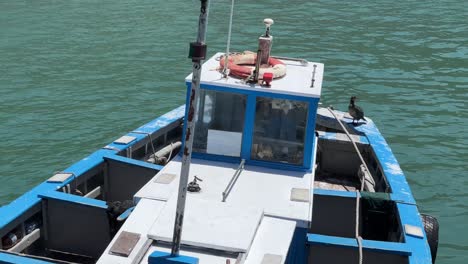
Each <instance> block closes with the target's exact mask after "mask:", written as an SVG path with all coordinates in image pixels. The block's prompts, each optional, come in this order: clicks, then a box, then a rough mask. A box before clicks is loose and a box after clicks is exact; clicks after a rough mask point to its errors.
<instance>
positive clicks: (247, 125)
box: [241, 95, 257, 160]
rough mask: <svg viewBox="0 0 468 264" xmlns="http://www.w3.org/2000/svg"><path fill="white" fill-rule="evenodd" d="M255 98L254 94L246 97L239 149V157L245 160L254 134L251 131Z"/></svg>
mask: <svg viewBox="0 0 468 264" xmlns="http://www.w3.org/2000/svg"><path fill="white" fill-rule="evenodd" d="M256 100H257V98H256V97H255V95H249V96H248V97H247V107H246V109H245V117H244V119H245V121H244V131H243V136H242V149H241V157H242V158H243V159H245V160H249V159H250V156H251V153H252V142H253V136H254V135H253V133H254V127H255V109H256V105H257V104H256ZM249 113H253V114H249Z"/></svg>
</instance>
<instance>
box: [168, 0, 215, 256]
mask: <svg viewBox="0 0 468 264" xmlns="http://www.w3.org/2000/svg"><path fill="white" fill-rule="evenodd" d="M200 1H201V7H200V17H199V20H198V36H197V41H196V42H191V43H190V51H189V58H191V59H192V62H193V74H192V85H191V87H190V97H189V98H190V99H189V105H188V106H187V107H188V115H187V127H186V129H185V145H184V149H183V152H182V168H181V172H180V182H179V195H178V197H177V208H176V217H175V221H174V233H173V240H172V248H171V255H173V256H178V255H179V250H180V241H181V237H182V226H183V223H184V211H185V200H186V197H187V184H188V177H189V172H190V161H191V159H192V146H193V138H194V132H195V129H194V128H195V109H196V108H197V103H198V92H199V90H200V76H201V70H202V61H203V60H204V59H205V56H206V44H205V39H206V28H207V25H208V0H200Z"/></svg>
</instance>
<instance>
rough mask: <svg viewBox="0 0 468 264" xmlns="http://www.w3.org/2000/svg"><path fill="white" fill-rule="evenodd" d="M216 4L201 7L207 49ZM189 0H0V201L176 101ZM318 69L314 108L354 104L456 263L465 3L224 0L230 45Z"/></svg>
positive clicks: (190, 19)
mask: <svg viewBox="0 0 468 264" xmlns="http://www.w3.org/2000/svg"><path fill="white" fill-rule="evenodd" d="M229 5H230V1H228V0H223V1H217V0H214V1H212V3H211V10H210V18H209V26H208V35H207V43H208V53H209V55H212V54H214V53H215V52H217V51H224V50H225V43H226V40H227V30H228V19H229ZM198 8H199V1H195V0H192V1H190V0H172V1H149V0H139V1H136V0H126V1H123V0H114V1H109V0H99V1H98V0H68V1H57V0H40V1H37V0H34V1H32V0H17V1H10V0H0V140H1V141H2V142H1V143H2V144H1V148H0V204H5V203H8V202H10V201H12V200H13V199H15V198H16V197H18V196H19V195H21V194H23V193H24V192H26V191H27V190H29V189H31V188H32V187H34V186H35V185H37V184H38V183H40V182H42V181H44V180H45V179H46V178H48V177H50V176H51V175H52V174H53V173H54V172H55V171H60V170H63V169H64V168H66V167H68V166H69V165H71V164H73V163H74V162H76V161H78V160H79V159H82V158H84V157H85V156H87V155H88V154H90V153H92V152H94V151H95V150H97V149H98V148H101V147H102V146H104V145H106V144H107V143H109V142H111V141H112V140H114V139H116V138H117V137H119V136H121V135H123V134H125V133H126V132H128V131H130V130H132V129H134V128H136V127H138V126H140V125H142V124H144V123H146V122H148V121H150V120H152V119H153V118H155V117H157V116H158V115H160V114H162V113H165V112H167V111H169V110H171V109H173V108H174V107H176V106H179V105H180V104H182V103H183V102H184V93H185V90H184V78H185V76H186V75H187V74H188V73H189V72H190V70H191V62H190V61H189V60H188V59H187V54H188V43H189V42H190V41H194V40H195V37H196V30H197V19H198ZM266 17H271V18H273V19H274V20H275V24H274V25H273V27H272V34H273V35H274V46H273V51H272V53H273V54H276V55H282V56H293V57H301V58H305V59H308V60H311V61H318V62H322V63H324V64H325V80H324V86H323V95H322V102H323V104H324V105H333V106H334V107H335V108H338V109H342V110H346V107H347V103H348V100H349V97H350V96H351V95H356V96H358V97H359V98H360V101H359V105H360V106H362V107H363V108H364V109H365V111H366V115H367V116H369V117H371V118H372V119H373V120H374V122H375V123H376V124H377V125H378V127H379V129H380V130H381V132H382V133H383V135H384V136H385V138H386V139H387V141H388V143H389V144H390V146H391V148H392V150H393V152H394V154H395V155H396V157H397V159H398V160H399V162H400V165H401V167H402V168H403V170H404V172H405V175H406V177H407V179H408V182H409V183H410V186H411V189H412V192H413V194H414V196H415V198H416V200H417V202H418V204H419V209H420V211H421V212H424V213H429V214H432V215H434V216H436V217H438V218H439V221H440V225H441V229H440V245H439V255H438V263H453V264H455V263H457V264H465V263H468V190H467V189H468V177H467V173H466V172H467V171H468V147H467V146H468V139H467V138H468V136H467V134H468V129H467V122H468V109H467V108H468V107H467V106H466V102H467V101H468V2H467V1H448V0H441V1H422V0H420V1H383V0H376V1H360V0H358V1H347V0H342V1H298V0H292V1H265V0H257V1H237V2H236V9H235V12H234V23H233V29H232V43H231V50H234V51H243V50H255V49H256V45H257V44H256V43H257V40H256V39H257V37H258V36H259V34H261V33H262V32H263V30H264V28H263V23H262V20H263V18H266Z"/></svg>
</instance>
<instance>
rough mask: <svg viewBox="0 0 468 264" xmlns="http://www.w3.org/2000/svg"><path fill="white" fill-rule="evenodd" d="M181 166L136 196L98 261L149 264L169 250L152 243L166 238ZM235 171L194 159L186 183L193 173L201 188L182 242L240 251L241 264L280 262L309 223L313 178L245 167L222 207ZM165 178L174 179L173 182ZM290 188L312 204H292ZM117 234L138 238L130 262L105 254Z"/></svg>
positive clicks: (191, 200)
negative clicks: (159, 252) (299, 229)
mask: <svg viewBox="0 0 468 264" xmlns="http://www.w3.org/2000/svg"><path fill="white" fill-rule="evenodd" d="M180 167H181V162H180V157H177V158H175V159H174V160H173V161H171V162H170V163H169V164H168V165H167V166H165V167H164V169H163V170H162V171H160V172H159V173H158V174H157V175H155V177H154V178H153V179H152V180H151V181H149V182H148V183H147V184H146V185H145V186H144V187H143V188H142V189H140V191H138V193H137V194H136V195H135V200H136V201H138V204H137V206H136V209H135V211H134V212H133V213H132V214H131V215H130V217H129V219H128V220H127V221H126V223H125V224H124V225H123V226H122V228H121V230H120V231H119V233H118V234H117V235H116V236H115V238H114V240H113V241H112V242H111V243H110V245H109V246H108V248H107V249H106V251H105V252H104V254H103V255H102V256H101V258H100V259H99V262H98V263H100V264H103V263H119V264H120V263H121V264H124V263H125V264H127V263H147V256H148V255H149V254H150V253H151V252H153V251H154V250H155V249H161V250H163V251H164V250H166V251H169V248H166V247H167V245H164V244H158V243H157V242H155V241H167V242H169V241H171V239H172V232H173V224H174V216H175V204H176V201H177V190H178V184H179V174H180ZM237 167H238V164H231V163H224V162H214V161H206V160H200V159H192V165H191V167H190V175H191V176H190V179H189V180H190V181H191V180H193V176H194V175H196V176H197V177H199V178H201V179H203V181H202V182H199V184H200V186H201V188H202V190H201V192H200V193H188V194H187V204H186V215H185V217H186V218H185V221H184V229H183V233H182V241H183V244H186V245H190V246H194V247H197V248H199V249H203V248H206V249H215V250H222V251H226V252H231V253H234V254H239V253H242V252H244V260H245V263H252V264H253V263H261V261H262V259H263V258H264V257H265V254H271V255H275V256H282V261H281V262H280V263H283V262H284V261H285V259H286V256H287V252H288V249H289V245H290V242H291V239H292V236H293V233H294V230H295V228H296V226H299V227H306V226H307V225H308V223H309V222H310V220H311V210H312V198H311V197H312V193H311V192H312V190H313V187H312V183H313V180H314V177H313V173H312V172H299V171H285V170H276V169H269V168H263V167H256V166H250V165H246V166H245V168H244V170H243V171H242V173H241V174H240V176H239V178H238V180H237V182H236V183H235V184H234V186H233V188H232V190H231V192H230V194H229V196H228V197H227V200H226V202H222V193H223V191H224V190H225V189H226V186H227V184H228V183H229V181H230V180H231V178H232V176H233V175H234V173H235V171H236V169H237ZM168 174H169V175H170V174H174V175H175V176H174V177H173V180H172V181H171V180H170V179H171V178H172V177H171V176H169V177H168V176H167V175H168ZM162 175H163V176H164V175H165V176H164V177H163V178H159V177H162ZM158 179H159V180H158ZM167 179H169V180H167ZM293 188H299V189H305V190H306V191H307V192H308V193H310V194H311V195H310V199H308V201H307V202H304V201H299V202H298V201H292V200H291V191H292V189H293ZM122 231H128V232H135V233H138V234H140V235H141V238H140V240H139V241H138V243H137V245H136V246H135V249H134V250H133V251H132V253H131V254H130V256H129V257H128V258H125V257H120V256H115V255H111V254H109V249H110V248H111V247H112V245H113V244H114V243H115V240H116V239H117V237H118V235H119V234H120V232H122ZM182 253H184V251H182ZM186 253H187V254H188V255H192V256H195V257H199V258H200V261H201V262H200V263H225V260H226V258H227V257H226V256H215V255H213V254H214V253H213V252H211V251H206V252H204V251H203V250H202V251H200V250H197V251H196V252H186ZM144 255H146V256H144ZM231 257H232V256H231ZM233 259H234V258H233ZM220 260H222V261H223V262H220ZM231 263H234V262H231Z"/></svg>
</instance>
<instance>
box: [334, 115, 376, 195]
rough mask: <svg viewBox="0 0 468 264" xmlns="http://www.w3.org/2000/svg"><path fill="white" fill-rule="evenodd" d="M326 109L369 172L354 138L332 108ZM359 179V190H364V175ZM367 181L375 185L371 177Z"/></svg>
mask: <svg viewBox="0 0 468 264" xmlns="http://www.w3.org/2000/svg"><path fill="white" fill-rule="evenodd" d="M327 109H328V111H330V113H331V114H332V115H333V116H334V117H335V119H336V121H338V123H339V124H340V126H341V128H343V130H344V132H345V133H346V135H348V138H349V140H351V143H352V144H353V146H354V149H355V150H356V153H357V154H358V156H359V159H361V163H362V165H364V167H365V168H366V171H367V172H368V173H369V174H370V170H369V168H367V164H366V162H365V161H364V158H363V157H362V155H361V152H360V151H359V148H358V147H357V145H356V142H355V141H354V139H353V138H352V137H351V135H350V134H349V132H348V130H347V129H346V127H345V126H344V125H343V123H342V122H341V120H340V119H339V118H338V117H337V116H336V115H335V113H334V112H333V110H332V109H331V108H330V107H327ZM360 180H361V192H362V191H364V181H365V180H366V179H365V177H364V176H363V179H360ZM369 181H371V184H372V185H374V186H375V182H374V180H373V179H372V178H371V179H369Z"/></svg>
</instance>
